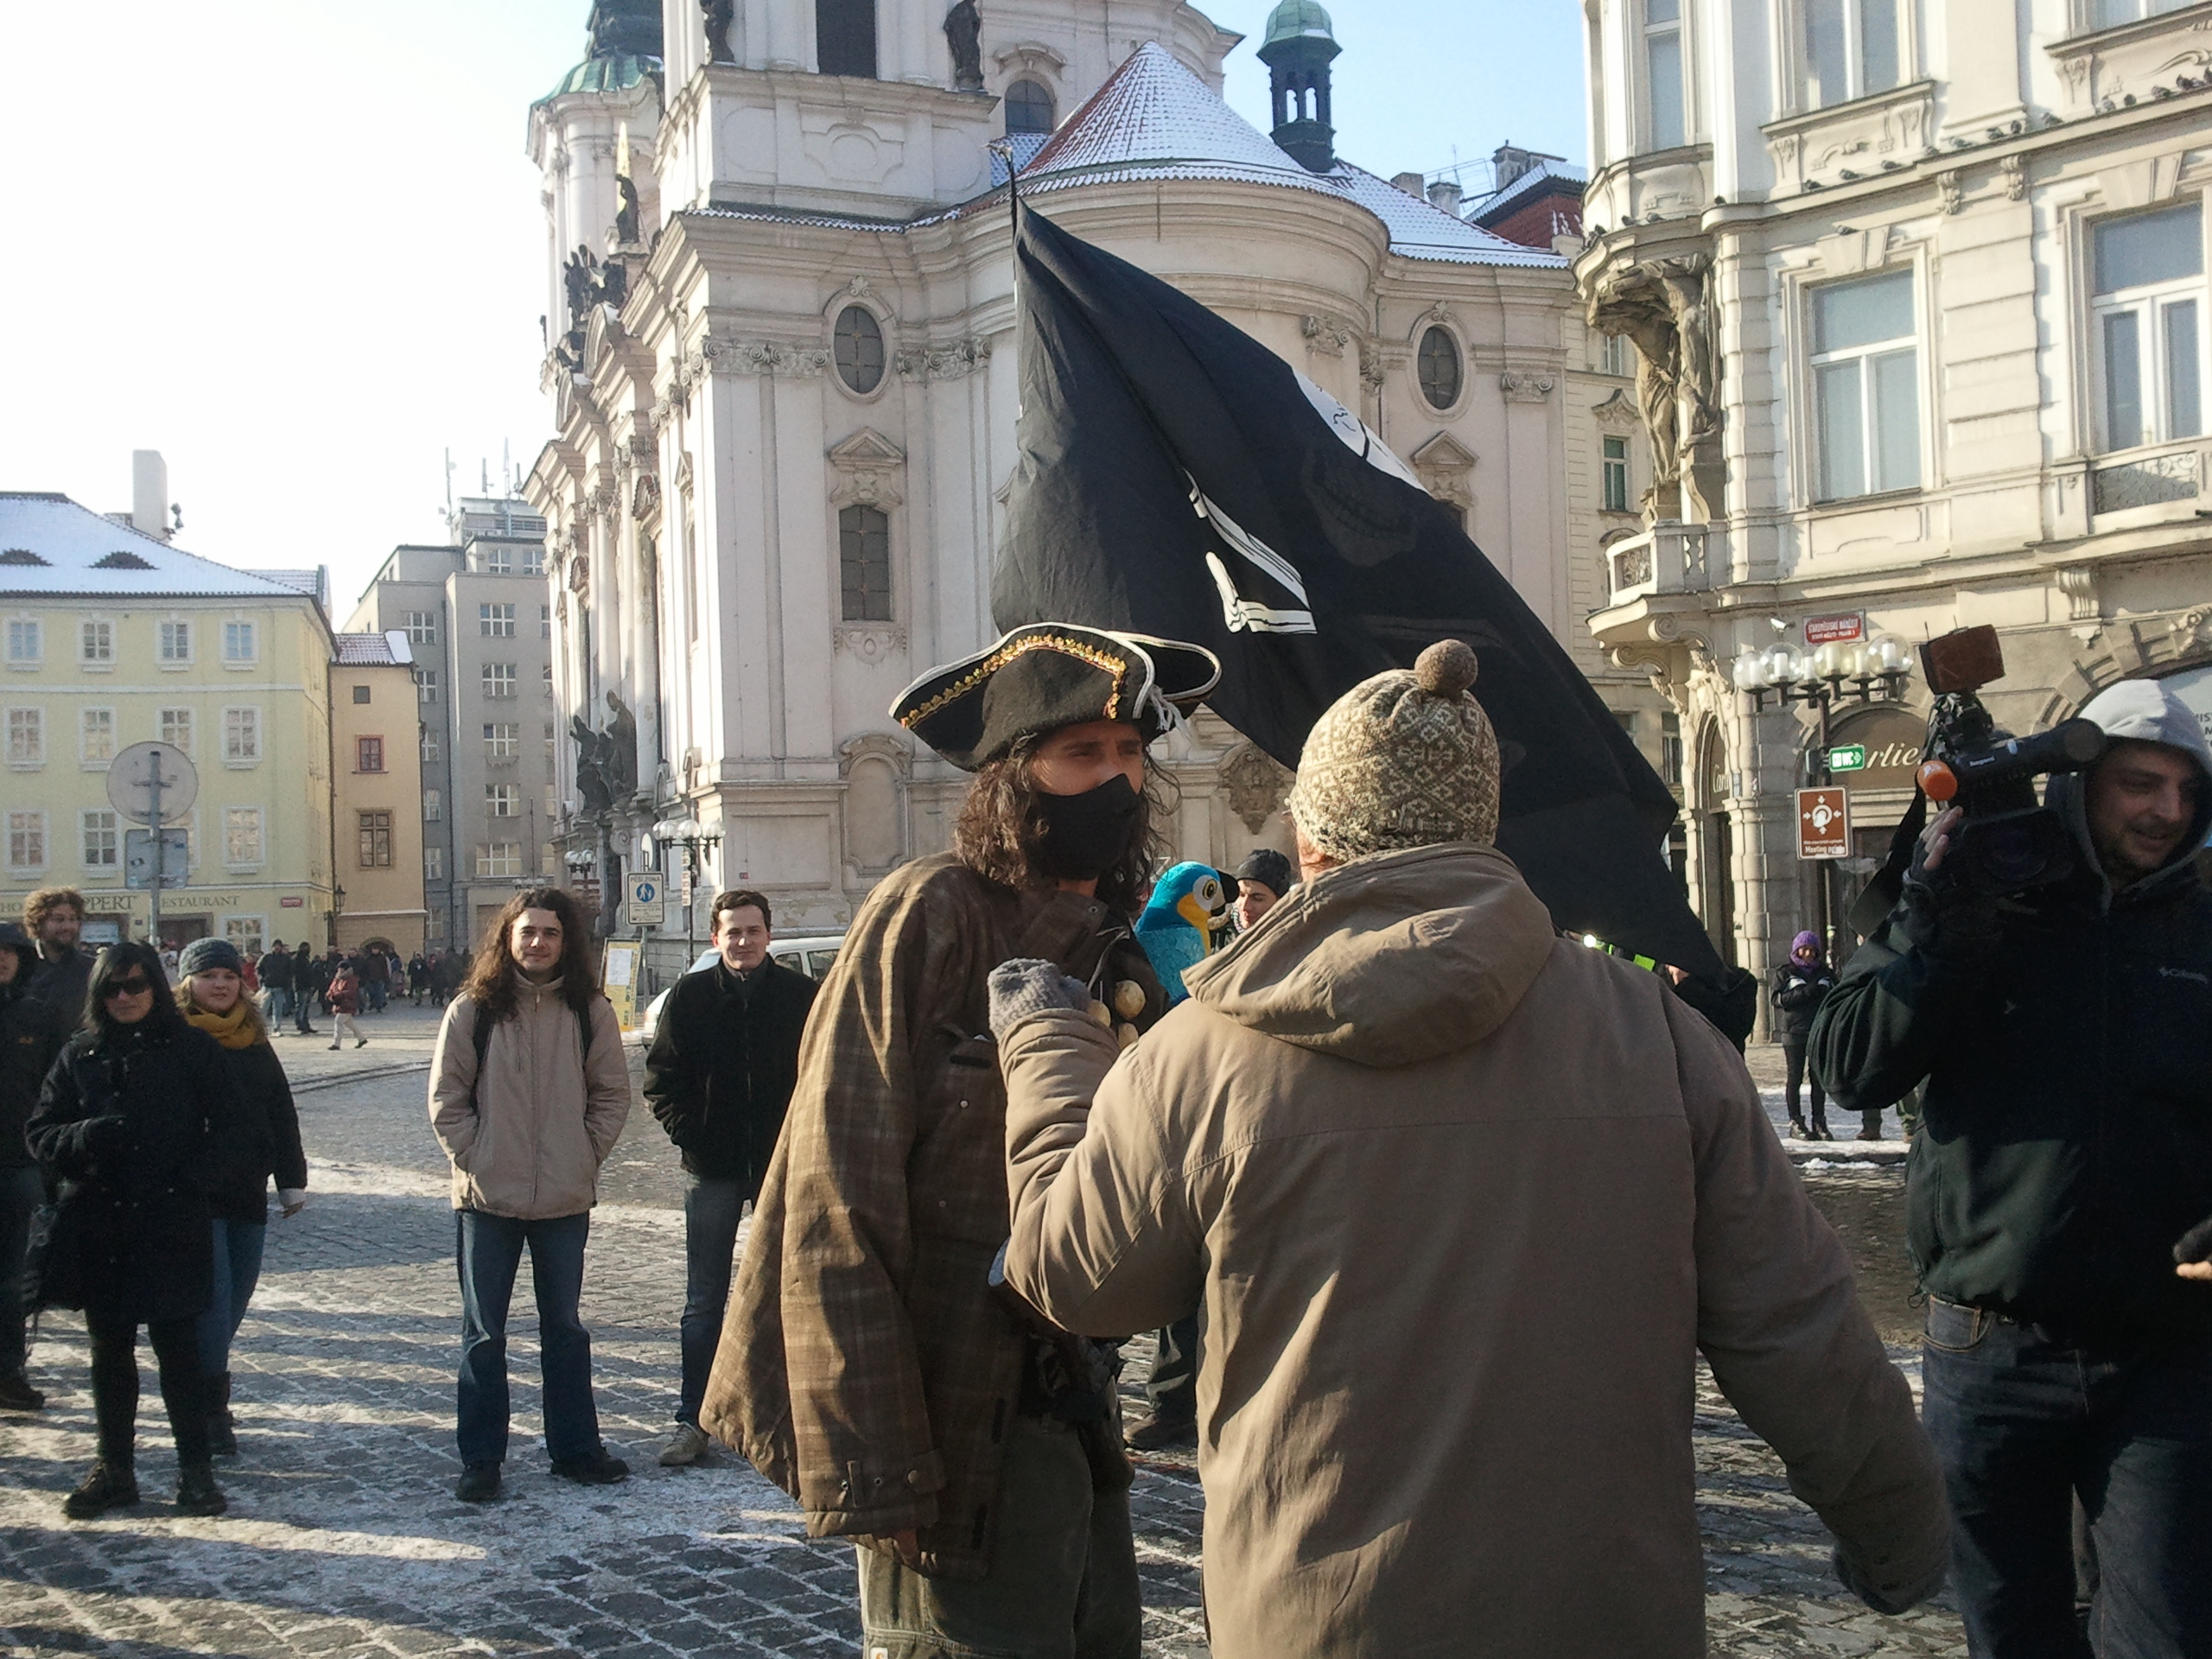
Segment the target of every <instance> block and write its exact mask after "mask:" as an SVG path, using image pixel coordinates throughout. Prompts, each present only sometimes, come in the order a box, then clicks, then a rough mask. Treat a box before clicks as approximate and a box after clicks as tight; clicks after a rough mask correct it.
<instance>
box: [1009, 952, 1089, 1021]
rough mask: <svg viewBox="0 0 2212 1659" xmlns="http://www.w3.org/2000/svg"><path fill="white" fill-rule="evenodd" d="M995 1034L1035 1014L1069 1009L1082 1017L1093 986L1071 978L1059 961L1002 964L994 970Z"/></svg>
mask: <svg viewBox="0 0 2212 1659" xmlns="http://www.w3.org/2000/svg"><path fill="white" fill-rule="evenodd" d="M990 988H991V1035H992V1036H994V1037H995V1038H998V1039H1000V1040H1001V1041H1004V1040H1005V1038H1006V1034H1007V1033H1008V1032H1009V1031H1012V1030H1013V1029H1014V1027H1016V1026H1017V1025H1019V1024H1020V1023H1021V1022H1022V1021H1023V1020H1027V1018H1028V1017H1029V1016H1030V1015H1031V1014H1045V1013H1048V1012H1050V1011H1051V1010H1052V1009H1054V1008H1066V1009H1068V1010H1069V1011H1070V1012H1071V1013H1075V1014H1080V1013H1082V1012H1083V1011H1084V1009H1085V1008H1088V1007H1090V987H1089V986H1088V985H1086V984H1084V982H1082V981H1081V980H1079V979H1070V978H1069V977H1068V976H1066V975H1065V974H1063V973H1062V972H1061V971H1060V965H1059V963H1056V962H1044V961H1039V960H1038V959H1036V958H1034V957H1030V958H1019V959H1016V960H1015V961H1013V962H1002V963H1000V964H999V965H998V966H997V967H995V968H994V969H991V977H990Z"/></svg>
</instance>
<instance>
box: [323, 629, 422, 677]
mask: <svg viewBox="0 0 2212 1659" xmlns="http://www.w3.org/2000/svg"><path fill="white" fill-rule="evenodd" d="M331 638H332V643H333V645H334V652H333V654H332V657H331V661H333V662H334V663H336V664H338V665H339V666H340V667H341V668H404V667H406V666H408V665H409V664H411V663H412V662H413V661H414V660H415V653H414V652H412V651H410V650H409V649H408V645H407V634H406V631H405V630H404V629H401V628H394V629H393V630H391V632H389V633H340V634H334V635H333V636H331Z"/></svg>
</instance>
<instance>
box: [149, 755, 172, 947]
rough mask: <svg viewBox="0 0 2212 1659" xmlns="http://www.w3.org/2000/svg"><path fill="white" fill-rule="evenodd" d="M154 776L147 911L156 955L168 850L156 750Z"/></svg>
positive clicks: (152, 760)
mask: <svg viewBox="0 0 2212 1659" xmlns="http://www.w3.org/2000/svg"><path fill="white" fill-rule="evenodd" d="M148 770H149V772H151V773H152V775H153V784H152V786H151V787H152V806H151V810H152V813H153V818H154V877H153V880H152V883H151V884H150V885H149V887H148V889H147V910H148V912H149V915H150V916H151V918H152V920H151V922H150V923H149V926H148V929H147V931H149V933H151V934H152V935H153V939H154V953H155V954H156V956H158V955H160V954H161V949H162V857H163V855H165V854H166V853H167V852H168V847H167V846H166V845H165V844H164V842H163V841H162V752H161V751H160V750H159V749H156V750H155V751H154V752H153V753H152V755H151V756H150V757H149V761H148Z"/></svg>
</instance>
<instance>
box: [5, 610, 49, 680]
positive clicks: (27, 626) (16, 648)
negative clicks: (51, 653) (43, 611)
mask: <svg viewBox="0 0 2212 1659" xmlns="http://www.w3.org/2000/svg"><path fill="white" fill-rule="evenodd" d="M45 660H46V630H45V629H44V628H42V627H41V626H39V624H38V619H37V618H35V617H29V616H19V617H10V619H9V620H8V661H9V663H10V665H11V666H15V667H23V668H32V667H36V666H37V665H38V664H40V663H41V662H43V661H45Z"/></svg>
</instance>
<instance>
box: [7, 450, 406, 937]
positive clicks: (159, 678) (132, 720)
mask: <svg viewBox="0 0 2212 1659" xmlns="http://www.w3.org/2000/svg"><path fill="white" fill-rule="evenodd" d="M331 654H332V642H331V633H330V625H329V622H328V620H327V618H326V617H325V616H324V614H323V611H322V608H321V606H320V605H319V604H318V603H317V602H316V599H315V596H314V595H313V594H310V593H308V592H307V591H305V590H304V589H303V588H298V587H294V586H291V585H289V584H288V583H286V582H280V581H276V580H272V579H271V578H270V576H268V575H257V574H254V573H252V572H250V571H245V570H233V569H229V568H228V567H226V566H224V565H220V564H217V563H213V561H212V560H208V559H204V558H200V557H196V556H194V555H192V554H189V553H186V552H184V551H182V550H181V549H178V548H175V547H172V546H170V545H169V544H168V542H167V541H165V540H164V539H162V537H160V536H158V535H149V534H146V533H143V532H142V531H139V530H137V529H134V528H132V527H131V526H130V524H128V523H122V522H118V521H117V520H115V519H111V518H104V517H102V516H101V515H100V514H99V513H97V512H91V511H89V510H88V509H86V508H85V507H81V506H79V505H77V503H75V502H74V501H72V500H70V499H68V497H67V496H64V495H54V494H40V493H0V728H3V729H0V744H4V750H0V760H4V766H0V914H10V913H15V912H19V911H20V909H21V906H22V899H23V898H24V896H25V895H26V894H27V893H29V892H30V891H31V890H33V889H34V888H37V887H77V888H79V889H81V890H82V891H83V893H84V894H85V899H86V906H87V914H86V938H87V939H88V941H92V942H105V941H108V940H111V939H113V938H117V937H118V935H119V934H120V933H121V932H122V931H124V930H125V929H126V928H127V929H128V931H129V932H130V935H131V936H132V937H134V938H144V937H146V936H147V934H148V932H149V906H148V894H147V893H145V892H143V891H139V890H135V884H134V882H133V881H132V880H130V879H128V876H129V872H130V864H131V857H130V853H131V840H130V824H129V823H127V822H126V821H124V819H123V818H122V817H120V815H119V814H118V812H117V811H116V810H115V808H114V807H113V806H112V805H111V804H110V803H109V800H108V796H107V771H108V766H109V763H110V762H111V760H113V759H114V757H115V756H116V755H118V754H119V753H122V752H123V751H124V749H126V748H128V747H130V745H131V744H133V743H138V742H143V741H152V740H161V741H166V742H168V743H171V744H174V745H175V747H177V748H179V749H181V750H182V751H183V752H184V753H185V754H186V755H187V756H188V758H189V759H190V760H191V761H192V763H193V766H194V769H195V770H196V772H197V774H198V795H197V798H196V799H195V800H194V803H193V804H192V807H191V809H190V810H189V811H188V813H187V814H186V815H185V817H184V819H183V822H182V824H181V827H182V828H183V829H184V830H185V832H186V836H187V840H188V855H187V861H188V868H187V870H186V872H185V880H184V882H183V884H182V885H181V886H179V887H174V888H171V889H169V890H168V891H166V892H164V893H162V918H161V935H162V941H163V943H164V944H182V943H183V942H184V941H186V940H188V939H194V938H200V937H201V936H202V935H205V934H210V933H212V934H214V935H216V936H218V937H219V938H230V939H232V940H235V941H236V942H237V943H238V945H239V947H240V948H241V949H245V948H248V947H258V946H259V945H260V944H261V942H262V941H263V940H264V939H270V938H277V937H278V936H280V935H281V936H282V937H283V938H286V939H288V940H289V941H291V942H293V943H294V944H296V943H298V941H299V940H301V939H302V938H308V939H313V940H315V941H318V942H321V941H323V940H325V939H326V938H327V937H328V933H329V927H330V911H331V908H332V894H331V887H332V883H331V818H330V814H331V791H330V693H329V687H330V659H331ZM410 729H411V728H410ZM145 833H146V832H144V831H143V830H141V831H140V832H139V835H140V836H141V837H142V839H143V837H144V836H145ZM147 850H150V849H149V848H148V849H147ZM138 862H139V864H140V867H141V869H142V871H143V868H144V866H145V865H146V864H147V863H149V859H148V858H146V857H144V856H142V857H141V858H140V860H139V861H138Z"/></svg>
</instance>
